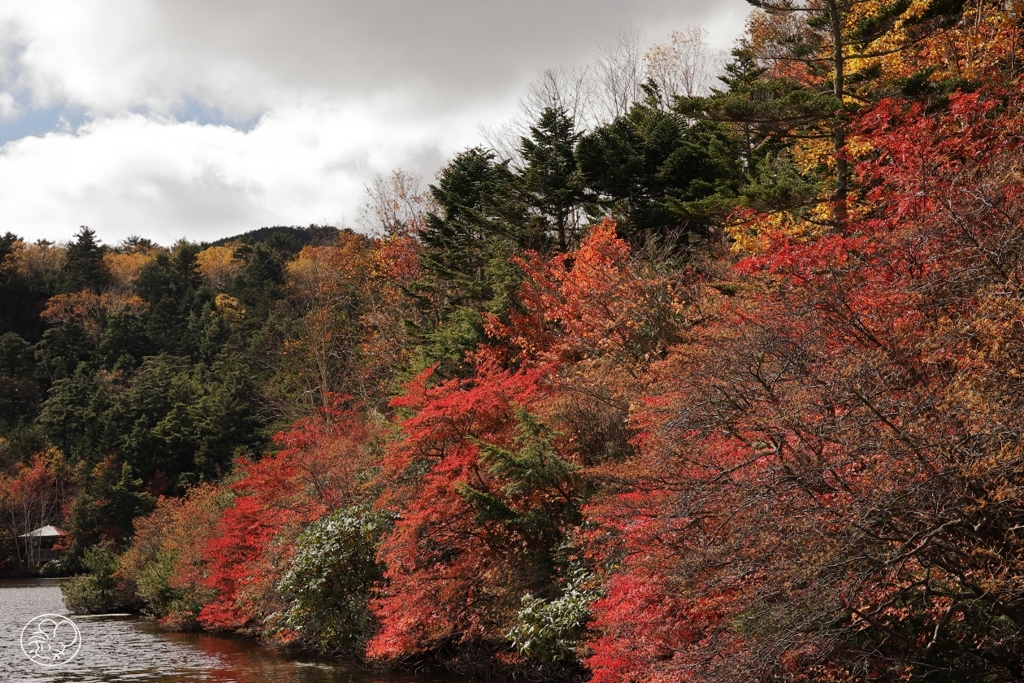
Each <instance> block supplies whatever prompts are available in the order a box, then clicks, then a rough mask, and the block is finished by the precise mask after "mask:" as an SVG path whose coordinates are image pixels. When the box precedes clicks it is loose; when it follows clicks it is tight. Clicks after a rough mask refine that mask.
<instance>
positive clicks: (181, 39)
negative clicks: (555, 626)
mask: <svg viewBox="0 0 1024 683" xmlns="http://www.w3.org/2000/svg"><path fill="white" fill-rule="evenodd" d="M748 9H749V5H747V3H746V2H744V1H743V0H671V1H669V0H630V1H629V2H623V1H622V0H517V1H515V2H510V1H508V0H503V1H501V2H499V1H497V0H301V1H300V2H294V1H293V2H282V1H274V2H272V1H270V0H245V1H244V2H243V1H242V0H2V2H0V144H2V145H3V146H2V147H0V232H6V231H12V232H15V233H16V234H19V235H21V236H22V237H26V238H29V239H31V240H35V239H40V238H46V239H51V240H66V239H68V238H70V236H71V235H72V234H73V233H74V232H75V231H77V229H78V226H80V225H88V226H90V227H92V228H93V229H95V230H96V231H97V233H98V234H99V237H100V239H101V240H102V241H103V242H105V243H108V244H113V243H116V242H118V241H120V240H121V239H123V238H124V237H127V236H128V235H133V234H137V235H142V236H144V237H149V238H151V239H154V240H156V241H158V242H160V243H162V244H170V243H172V242H173V241H175V240H176V239H178V238H181V237H187V238H189V239H193V240H210V239H216V238H219V237H225V236H228V235H232V234H237V233H240V232H245V231H247V230H252V229H254V228H258V227H261V226H266V225H308V224H310V223H326V224H341V223H346V224H348V225H352V226H353V227H356V226H355V218H356V214H357V207H358V205H359V202H360V198H361V194H362V191H363V187H364V185H365V184H366V183H367V182H369V181H370V180H371V179H372V178H373V176H374V174H376V173H387V172H389V171H390V170H392V169H394V168H396V167H402V168H405V169H407V170H412V171H416V172H419V173H422V174H425V175H428V176H432V175H433V173H434V172H435V171H436V169H437V168H438V167H439V166H440V165H442V164H443V163H444V161H445V160H446V159H447V158H449V157H450V156H451V155H452V154H453V153H455V152H457V151H459V150H460V149H464V148H466V147H468V146H471V145H474V144H477V143H479V142H480V141H481V137H480V127H481V126H496V125H499V124H500V123H501V122H502V121H504V120H507V119H508V118H510V117H511V116H513V115H514V114H515V113H516V102H517V99H518V98H519V97H520V95H521V94H522V92H523V89H524V87H525V86H526V84H527V83H528V82H529V81H530V80H532V79H533V78H534V77H535V76H536V75H537V73H538V72H539V71H540V70H541V69H544V68H547V67H555V66H559V65H570V64H576V63H585V62H589V61H590V60H591V59H592V58H593V56H594V55H595V52H596V50H597V47H598V46H599V45H601V44H603V43H610V42H612V41H614V39H615V37H616V35H617V34H618V33H619V32H620V31H621V30H623V29H624V28H628V27H635V28H639V29H640V30H641V31H642V33H643V35H644V37H645V38H646V39H647V40H648V41H650V42H659V41H663V40H665V39H666V38H667V36H668V34H669V32H670V31H671V30H672V29H674V28H685V27H687V26H691V25H700V26H703V27H704V28H705V29H707V30H708V31H709V32H710V34H711V42H712V44H713V45H714V47H716V48H719V49H728V48H729V47H730V46H731V45H732V43H733V41H734V39H735V37H736V36H737V35H738V34H739V33H740V32H741V31H742V29H743V22H744V19H745V17H746V15H747V12H748Z"/></svg>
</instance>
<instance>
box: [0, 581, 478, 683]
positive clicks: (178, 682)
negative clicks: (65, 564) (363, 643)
mask: <svg viewBox="0 0 1024 683" xmlns="http://www.w3.org/2000/svg"><path fill="white" fill-rule="evenodd" d="M46 613H52V614H67V610H66V609H65V608H64V603H63V601H62V600H61V595H60V588H59V582H58V581H56V580H53V579H36V580H27V581H0V681H5V682H6V681H12V682H14V681H17V682H19V683H20V682H22V681H24V682H26V683H34V682H36V681H40V682H41V681H52V682H54V683H64V682H67V683H72V682H73V683H93V682H97V683H99V682H103V683H108V682H119V681H132V682H140V681H142V682H157V683H171V682H172V681H173V682H174V683H193V682H195V683H199V682H200V681H201V682H203V683H383V682H391V683H454V682H456V681H465V680H466V679H461V678H458V677H455V676H451V675H446V674H436V675H430V674H425V675H412V674H385V673H380V672H372V671H365V670H362V669H360V668H358V667H356V666H354V665H343V664H342V665H339V664H338V663H336V662H333V661H332V662H327V661H318V660H313V659H293V658H290V657H287V656H285V655H284V654H283V653H280V652H275V651H273V650H269V649H266V648H262V647H260V646H258V645H256V644H254V643H252V642H251V641H247V640H242V639H235V638H226V637H218V636H211V635H206V634H195V633H167V632H164V631H161V630H160V629H159V628H157V627H156V626H155V625H154V624H152V623H151V622H147V621H145V620H142V619H139V618H137V617H132V616H129V615H103V616H75V617H72V619H73V620H74V621H75V623H76V624H77V625H78V627H79V629H80V630H81V632H82V649H81V651H80V652H79V653H78V656H77V657H76V658H75V659H74V660H73V661H72V662H70V663H68V664H66V665H64V666H62V667H60V668H50V669H47V668H45V667H42V666H39V665H37V664H35V663H33V662H32V661H31V660H29V659H28V658H26V657H25V655H24V654H23V653H22V651H21V647H20V645H19V639H20V637H21V628H22V627H23V626H24V625H25V624H26V623H27V622H28V621H29V620H30V619H32V618H33V617H35V616H38V615H40V614H46Z"/></svg>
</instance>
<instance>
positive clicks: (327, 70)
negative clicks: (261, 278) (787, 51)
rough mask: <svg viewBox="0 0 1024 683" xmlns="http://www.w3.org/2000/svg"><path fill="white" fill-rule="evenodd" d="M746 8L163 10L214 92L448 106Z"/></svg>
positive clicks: (732, 2)
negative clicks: (378, 94)
mask: <svg viewBox="0 0 1024 683" xmlns="http://www.w3.org/2000/svg"><path fill="white" fill-rule="evenodd" d="M748 7H749V6H748V5H747V4H746V3H745V2H743V1H742V0H726V1H724V2H712V3H709V2H706V1H701V0H681V1H679V0H677V1H676V2H665V1H664V0H633V1H632V2H628V3H626V2H621V1H616V0H597V1H593V0H591V1H586V0H520V1H519V2H507V1H505V2H496V1H493V0H446V1H444V2H437V1H434V2H428V1H425V0H378V1H375V2H351V1H349V2H337V1H331V0H307V1H305V2H299V3H282V2H268V1H267V0H256V1H253V0H247V1H242V0H222V1H221V2H210V1H209V0H161V1H160V2H158V3H157V4H156V13H155V15H154V19H153V20H154V22H155V24H156V25H157V26H158V27H159V28H158V32H159V33H158V35H159V36H160V39H161V40H166V41H167V43H168V47H169V48H170V49H171V50H172V51H173V52H175V53H177V54H180V55H182V56H183V57H184V58H185V59H186V60H187V61H190V62H195V63H197V65H198V63H204V64H206V65H207V66H206V68H207V69H208V72H207V73H206V74H205V76H204V75H203V74H201V73H200V74H197V75H200V76H201V77H205V78H206V83H205V86H206V88H207V93H206V96H207V97H212V98H215V97H216V93H215V91H216V90H217V89H219V88H220V87H229V83H228V82H229V81H230V80H231V79H232V78H237V79H240V80H242V81H245V80H247V79H249V78H251V77H252V74H259V78H260V79H265V80H264V82H265V83H267V84H270V83H273V86H274V89H278V88H279V89H281V90H293V89H296V90H312V91H316V90H321V91H324V92H331V93H333V92H341V93H344V94H346V95H349V96H359V95H365V94H367V93H369V92H373V91H380V90H393V89H396V88H406V87H412V88H416V89H418V90H420V92H421V94H422V93H430V94H432V95H433V101H431V102H425V103H424V104H428V105H432V106H438V107H441V108H444V107H445V106H446V105H447V106H451V104H453V103H452V102H451V100H452V99H453V98H454V99H456V100H459V99H462V98H467V97H468V98H480V97H487V96H492V95H495V94H498V93H501V92H503V91H505V90H507V89H508V88H509V87H512V86H515V85H518V84H521V83H522V82H523V81H524V79H528V78H529V77H530V76H532V75H533V74H535V73H536V72H537V71H538V70H540V69H542V68H545V67H549V66H555V65H558V64H561V63H569V62H578V61H584V60H586V59H588V58H589V57H590V56H591V55H592V54H593V53H594V51H595V49H596V48H597V45H598V44H599V43H602V42H608V41H610V40H612V39H613V37H614V35H615V34H616V32H617V31H619V30H620V29H622V28H624V27H626V26H630V25H633V26H641V27H643V28H644V29H646V30H647V32H648V33H649V34H651V35H650V37H652V38H655V39H658V38H661V37H663V36H662V35H661V34H662V33H666V32H667V31H668V30H669V29H671V28H679V27H682V26H685V25H692V24H703V23H706V22H707V21H709V20H711V19H712V18H714V17H718V16H721V15H722V14H723V12H725V13H730V14H731V15H733V16H735V17H736V21H739V22H742V17H743V14H744V12H745V10H746V8H748ZM264 104H267V103H264Z"/></svg>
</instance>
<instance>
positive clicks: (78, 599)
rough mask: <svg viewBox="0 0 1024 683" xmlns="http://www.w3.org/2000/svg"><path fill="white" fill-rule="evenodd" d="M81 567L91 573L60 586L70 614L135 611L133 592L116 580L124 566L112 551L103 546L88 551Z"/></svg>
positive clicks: (81, 575) (76, 577)
mask: <svg viewBox="0 0 1024 683" xmlns="http://www.w3.org/2000/svg"><path fill="white" fill-rule="evenodd" d="M82 564H83V565H84V566H85V568H86V570H87V571H88V573H86V574H80V575H79V576H75V577H73V578H70V579H68V580H67V581H65V582H63V583H62V584H61V586H60V590H61V593H63V594H64V604H65V605H66V606H67V608H68V610H70V611H71V612H72V613H73V614H102V613H107V612H115V611H119V610H125V609H132V608H133V607H134V605H135V602H136V599H135V596H134V594H133V592H132V591H131V590H129V589H127V588H126V587H125V586H124V585H123V584H121V583H119V582H118V581H117V580H116V579H115V577H114V573H115V572H117V569H118V567H119V566H120V564H121V563H120V560H119V559H118V557H117V555H116V554H114V552H113V551H111V550H110V549H109V548H105V547H102V546H96V547H93V548H88V549H86V550H85V552H84V554H83V556H82Z"/></svg>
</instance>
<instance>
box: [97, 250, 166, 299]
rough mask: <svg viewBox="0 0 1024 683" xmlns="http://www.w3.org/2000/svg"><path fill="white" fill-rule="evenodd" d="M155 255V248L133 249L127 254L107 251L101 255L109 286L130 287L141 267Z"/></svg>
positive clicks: (123, 288) (117, 287)
mask: <svg viewBox="0 0 1024 683" xmlns="http://www.w3.org/2000/svg"><path fill="white" fill-rule="evenodd" d="M155 256H156V251H155V250H149V251H133V252H131V253H127V254H123V253H118V252H114V251H108V252H107V253H106V254H104V255H103V265H104V266H105V267H106V269H107V272H108V273H109V274H110V284H111V286H113V287H114V288H115V289H122V290H128V289H131V287H132V286H133V285H134V284H135V281H136V280H137V279H138V278H139V274H140V273H141V272H142V269H143V267H145V265H146V264H147V263H149V262H150V261H151V260H152V259H153V258H154V257H155Z"/></svg>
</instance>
